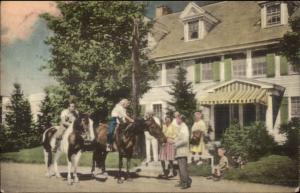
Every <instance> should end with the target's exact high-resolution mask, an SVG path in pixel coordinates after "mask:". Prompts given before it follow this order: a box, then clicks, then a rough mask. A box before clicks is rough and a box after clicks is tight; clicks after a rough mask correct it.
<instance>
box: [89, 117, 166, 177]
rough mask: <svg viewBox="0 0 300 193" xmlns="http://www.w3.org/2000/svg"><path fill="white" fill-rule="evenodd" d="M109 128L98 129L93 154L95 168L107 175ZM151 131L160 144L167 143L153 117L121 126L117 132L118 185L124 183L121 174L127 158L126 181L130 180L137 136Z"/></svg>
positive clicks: (100, 127) (100, 126) (115, 143)
mask: <svg viewBox="0 0 300 193" xmlns="http://www.w3.org/2000/svg"><path fill="white" fill-rule="evenodd" d="M107 128H108V126H107V125H105V124H100V125H99V127H98V128H97V129H96V148H95V151H94V154H93V168H92V171H95V165H96V166H97V167H98V168H99V169H100V168H101V169H102V173H105V159H106V155H107V152H106V140H107ZM144 131H149V133H150V134H151V135H153V136H154V137H155V138H157V139H158V140H159V142H161V143H162V142H166V137H165V136H164V134H163V132H162V128H161V126H160V125H158V124H157V123H156V122H155V120H154V118H153V117H149V118H147V119H146V120H145V119H136V120H135V121H134V122H133V123H123V124H119V125H118V126H117V128H116V132H115V141H114V147H115V149H116V150H117V151H118V152H119V171H118V175H117V179H118V183H122V182H123V180H122V178H121V172H122V167H123V158H126V161H127V162H126V175H125V179H126V180H130V179H131V178H130V173H129V168H130V161H131V158H132V155H133V148H134V145H135V143H136V136H137V135H139V134H142V133H144Z"/></svg>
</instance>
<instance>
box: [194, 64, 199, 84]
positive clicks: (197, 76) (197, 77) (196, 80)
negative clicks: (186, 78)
mask: <svg viewBox="0 0 300 193" xmlns="http://www.w3.org/2000/svg"><path fill="white" fill-rule="evenodd" d="M194 73H195V83H200V81H201V64H195V72H194Z"/></svg>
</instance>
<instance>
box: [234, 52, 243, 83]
mask: <svg viewBox="0 0 300 193" xmlns="http://www.w3.org/2000/svg"><path fill="white" fill-rule="evenodd" d="M232 74H233V77H234V78H238V77H245V76H246V56H245V54H235V55H233V56H232Z"/></svg>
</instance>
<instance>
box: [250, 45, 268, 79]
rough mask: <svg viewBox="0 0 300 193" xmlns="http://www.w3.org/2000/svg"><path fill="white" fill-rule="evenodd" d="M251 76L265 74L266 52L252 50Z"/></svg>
mask: <svg viewBox="0 0 300 193" xmlns="http://www.w3.org/2000/svg"><path fill="white" fill-rule="evenodd" d="M252 72H253V76H260V75H265V74H266V73H267V60H266V53H265V52H263V51H258V52H253V55H252Z"/></svg>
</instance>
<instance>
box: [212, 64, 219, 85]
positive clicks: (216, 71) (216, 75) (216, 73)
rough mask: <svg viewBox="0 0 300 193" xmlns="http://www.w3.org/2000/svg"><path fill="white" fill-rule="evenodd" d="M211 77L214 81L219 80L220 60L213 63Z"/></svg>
mask: <svg viewBox="0 0 300 193" xmlns="http://www.w3.org/2000/svg"><path fill="white" fill-rule="evenodd" d="M213 77H214V81H219V80H220V62H214V63H213Z"/></svg>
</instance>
